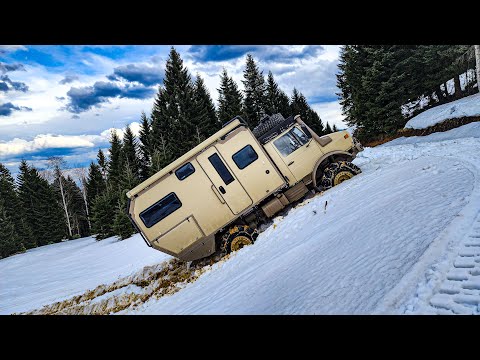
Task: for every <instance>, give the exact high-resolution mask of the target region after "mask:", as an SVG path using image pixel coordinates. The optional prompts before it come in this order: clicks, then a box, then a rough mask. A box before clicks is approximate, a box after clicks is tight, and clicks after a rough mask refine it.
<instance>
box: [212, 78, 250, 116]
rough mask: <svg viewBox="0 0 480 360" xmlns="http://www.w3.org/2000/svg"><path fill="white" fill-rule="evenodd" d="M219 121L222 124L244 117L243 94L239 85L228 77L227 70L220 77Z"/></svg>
mask: <svg viewBox="0 0 480 360" xmlns="http://www.w3.org/2000/svg"><path fill="white" fill-rule="evenodd" d="M218 94H219V95H218V110H217V113H218V119H219V120H220V122H221V123H222V124H224V123H226V122H227V121H230V120H231V119H233V118H234V117H235V116H237V115H240V116H244V114H243V108H242V102H243V97H242V93H241V92H240V90H239V89H238V86H237V84H236V83H235V81H233V79H232V78H231V77H229V76H228V73H227V70H225V69H223V72H222V74H221V75H220V88H219V89H218Z"/></svg>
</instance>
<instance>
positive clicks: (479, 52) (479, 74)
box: [475, 45, 480, 92]
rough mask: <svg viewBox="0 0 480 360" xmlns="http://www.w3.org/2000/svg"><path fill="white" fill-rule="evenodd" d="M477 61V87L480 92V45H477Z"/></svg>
mask: <svg viewBox="0 0 480 360" xmlns="http://www.w3.org/2000/svg"><path fill="white" fill-rule="evenodd" d="M475 59H476V61H477V87H478V92H480V45H475Z"/></svg>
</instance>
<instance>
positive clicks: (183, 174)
mask: <svg viewBox="0 0 480 360" xmlns="http://www.w3.org/2000/svg"><path fill="white" fill-rule="evenodd" d="M194 172H195V168H194V167H193V165H192V163H186V164H185V165H183V166H182V167H181V168H179V169H177V170H176V171H175V175H177V178H178V180H185V179H186V178H187V177H189V176H190V175H192V174H193V173H194Z"/></svg>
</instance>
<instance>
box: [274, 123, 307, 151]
mask: <svg viewBox="0 0 480 360" xmlns="http://www.w3.org/2000/svg"><path fill="white" fill-rule="evenodd" d="M307 142H308V138H307V136H306V135H305V134H304V133H303V132H301V131H300V130H299V129H297V128H296V127H294V128H293V129H292V130H290V131H289V132H287V133H286V134H285V135H283V136H282V137H281V138H278V139H277V140H275V141H274V142H273V144H274V145H275V147H276V148H277V149H278V151H280V154H282V155H283V156H288V155H290V154H291V153H293V152H294V151H295V150H297V149H298V148H299V147H301V146H303V145H305V144H306V143H307Z"/></svg>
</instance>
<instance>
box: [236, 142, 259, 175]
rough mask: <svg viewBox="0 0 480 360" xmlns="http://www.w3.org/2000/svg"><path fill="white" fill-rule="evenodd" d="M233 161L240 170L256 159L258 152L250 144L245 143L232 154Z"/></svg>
mask: <svg viewBox="0 0 480 360" xmlns="http://www.w3.org/2000/svg"><path fill="white" fill-rule="evenodd" d="M232 159H233V161H234V162H235V164H237V166H238V168H239V169H240V170H242V169H245V168H246V167H247V166H248V165H250V164H251V163H253V162H254V161H255V160H257V159H258V154H257V153H256V152H255V150H253V147H252V145H247V146H245V147H244V148H243V149H241V150H240V151H237V152H236V153H235V154H233V156H232Z"/></svg>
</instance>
